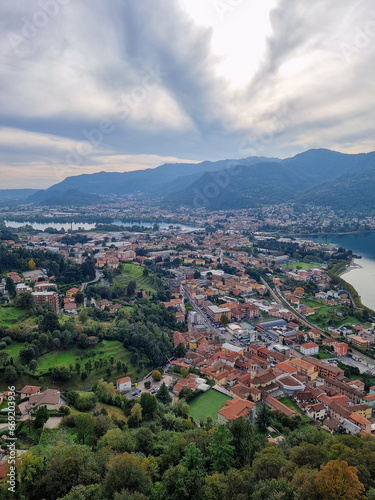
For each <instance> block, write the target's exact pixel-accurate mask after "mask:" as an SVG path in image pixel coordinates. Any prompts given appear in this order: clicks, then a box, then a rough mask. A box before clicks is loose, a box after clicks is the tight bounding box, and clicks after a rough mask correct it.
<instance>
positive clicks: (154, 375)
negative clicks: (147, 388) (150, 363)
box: [151, 370, 161, 382]
mask: <svg viewBox="0 0 375 500" xmlns="http://www.w3.org/2000/svg"><path fill="white" fill-rule="evenodd" d="M151 376H152V378H153V379H154V380H155V382H159V380H161V373H160V372H159V370H154V371H153V372H152V375H151Z"/></svg>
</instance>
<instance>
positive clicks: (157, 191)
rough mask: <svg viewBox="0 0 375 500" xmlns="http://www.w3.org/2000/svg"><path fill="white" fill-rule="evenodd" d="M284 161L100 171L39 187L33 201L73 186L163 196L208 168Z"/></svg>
mask: <svg viewBox="0 0 375 500" xmlns="http://www.w3.org/2000/svg"><path fill="white" fill-rule="evenodd" d="M265 160H267V161H280V160H278V159H277V158H263V157H250V158H244V159H243V160H230V159H229V160H220V161H217V162H210V161H204V162H202V163H197V164H196V163H166V164H164V165H161V166H160V167H157V168H153V169H150V168H149V169H146V170H135V171H132V172H123V173H119V172H98V173H96V174H83V175H78V176H74V177H67V178H66V179H65V180H64V181H62V182H60V183H58V184H55V185H53V186H51V187H50V188H48V189H46V190H44V191H39V192H38V193H37V195H36V196H30V198H29V199H28V201H29V202H30V203H35V202H37V203H43V202H44V201H45V200H48V199H50V198H51V197H53V196H55V192H56V191H58V192H60V193H61V192H66V191H69V190H71V189H75V190H79V191H81V192H82V193H90V194H99V195H109V194H112V195H126V194H135V193H136V194H139V195H146V196H150V195H152V196H163V195H164V194H166V193H169V192H174V191H176V189H179V188H180V187H181V186H182V185H184V183H185V182H186V180H187V179H188V182H189V183H192V182H194V181H195V180H197V179H199V178H200V177H201V176H202V175H203V174H204V173H205V172H213V171H216V170H223V169H226V168H228V167H229V166H230V165H233V164H237V163H238V161H241V162H243V163H244V164H246V165H251V164H256V163H259V162H260V161H265Z"/></svg>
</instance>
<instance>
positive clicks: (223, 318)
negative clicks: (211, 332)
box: [220, 314, 229, 328]
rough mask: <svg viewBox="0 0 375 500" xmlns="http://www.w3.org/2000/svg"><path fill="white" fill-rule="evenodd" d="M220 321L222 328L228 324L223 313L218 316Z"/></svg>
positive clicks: (227, 319)
mask: <svg viewBox="0 0 375 500" xmlns="http://www.w3.org/2000/svg"><path fill="white" fill-rule="evenodd" d="M220 323H221V326H223V327H224V328H226V327H227V326H228V323H229V318H228V316H226V315H225V314H222V315H221V317H220Z"/></svg>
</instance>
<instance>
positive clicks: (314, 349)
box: [301, 342, 319, 356]
mask: <svg viewBox="0 0 375 500" xmlns="http://www.w3.org/2000/svg"><path fill="white" fill-rule="evenodd" d="M301 353H302V354H304V355H305V356H314V355H315V354H319V346H318V344H315V342H308V343H307V344H302V345H301Z"/></svg>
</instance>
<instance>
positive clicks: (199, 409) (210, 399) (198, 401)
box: [190, 389, 231, 421]
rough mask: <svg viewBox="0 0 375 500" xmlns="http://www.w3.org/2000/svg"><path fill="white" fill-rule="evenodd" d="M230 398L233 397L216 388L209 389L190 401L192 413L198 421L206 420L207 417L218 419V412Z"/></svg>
mask: <svg viewBox="0 0 375 500" xmlns="http://www.w3.org/2000/svg"><path fill="white" fill-rule="evenodd" d="M228 399H231V398H229V397H228V396H226V395H225V394H222V393H221V392H218V391H216V390H215V389H209V390H208V391H207V392H205V393H204V394H201V395H200V396H198V397H197V398H195V399H194V400H193V401H192V402H191V403H190V415H191V416H192V417H193V419H194V420H197V421H200V420H205V419H206V418H207V417H212V418H213V419H214V420H217V412H218V411H219V410H220V409H221V408H222V407H223V406H224V405H225V401H227V400H228Z"/></svg>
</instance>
